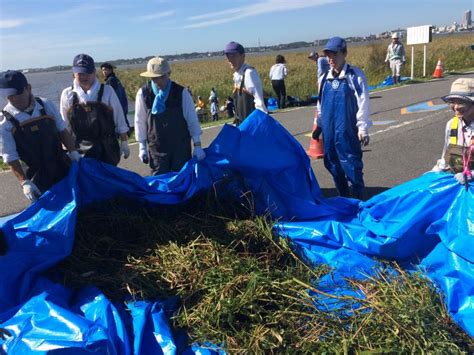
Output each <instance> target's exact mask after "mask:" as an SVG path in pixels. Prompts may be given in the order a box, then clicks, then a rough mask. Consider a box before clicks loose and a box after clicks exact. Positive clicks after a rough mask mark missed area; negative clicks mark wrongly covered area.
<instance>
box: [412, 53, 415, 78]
mask: <svg viewBox="0 0 474 355" xmlns="http://www.w3.org/2000/svg"><path fill="white" fill-rule="evenodd" d="M414 69H415V46H411V80H413V79H414V78H415V77H414V75H413V73H414Z"/></svg>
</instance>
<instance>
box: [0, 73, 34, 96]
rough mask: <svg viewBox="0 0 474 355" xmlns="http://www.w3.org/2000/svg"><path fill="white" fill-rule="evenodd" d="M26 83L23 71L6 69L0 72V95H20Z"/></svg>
mask: <svg viewBox="0 0 474 355" xmlns="http://www.w3.org/2000/svg"><path fill="white" fill-rule="evenodd" d="M27 85H28V81H27V80H26V77H25V76H24V75H23V73H21V72H19V71H16V70H8V71H5V72H3V73H0V96H2V97H4V98H6V97H8V96H11V95H20V94H21V93H23V90H25V88H26V86H27Z"/></svg>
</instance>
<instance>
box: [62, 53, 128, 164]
mask: <svg viewBox="0 0 474 355" xmlns="http://www.w3.org/2000/svg"><path fill="white" fill-rule="evenodd" d="M72 72H73V73H74V81H73V84H72V86H71V87H68V88H66V89H64V90H63V92H62V94H61V101H60V111H61V115H62V117H63V119H64V121H65V122H66V123H67V125H68V128H69V129H70V130H71V131H72V133H73V134H74V135H75V137H76V142H77V144H78V146H79V152H80V153H81V154H82V155H83V156H85V157H88V158H95V159H98V160H101V161H103V162H105V163H108V164H112V165H117V164H118V163H119V161H120V156H123V157H124V158H125V159H127V158H128V156H129V155H130V149H129V147H128V135H127V132H128V126H127V123H126V120H125V116H124V114H123V109H122V106H121V104H120V101H119V99H118V97H117V95H116V94H115V91H114V89H113V88H112V87H111V86H109V85H104V84H100V83H99V80H98V79H97V77H96V69H95V63H94V60H93V59H92V58H91V57H90V56H89V55H87V54H78V55H76V56H75V57H74V60H73V63H72ZM117 136H119V137H120V145H119V143H118V141H117Z"/></svg>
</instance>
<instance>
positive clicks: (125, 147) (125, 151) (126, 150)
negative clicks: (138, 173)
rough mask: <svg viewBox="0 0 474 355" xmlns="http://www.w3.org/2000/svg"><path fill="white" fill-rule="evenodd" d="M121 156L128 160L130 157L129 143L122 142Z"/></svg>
mask: <svg viewBox="0 0 474 355" xmlns="http://www.w3.org/2000/svg"><path fill="white" fill-rule="evenodd" d="M120 154H122V156H123V158H124V159H127V158H128V156H129V155H130V148H129V147H128V141H120Z"/></svg>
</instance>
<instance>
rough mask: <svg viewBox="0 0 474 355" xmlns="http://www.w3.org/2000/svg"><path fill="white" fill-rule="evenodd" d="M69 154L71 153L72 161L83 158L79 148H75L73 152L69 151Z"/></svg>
mask: <svg viewBox="0 0 474 355" xmlns="http://www.w3.org/2000/svg"><path fill="white" fill-rule="evenodd" d="M67 155H69V159H71V161H77V162H78V161H79V160H80V159H81V158H82V156H81V154H79V152H78V151H77V150H73V151H72V152H69V153H67Z"/></svg>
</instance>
